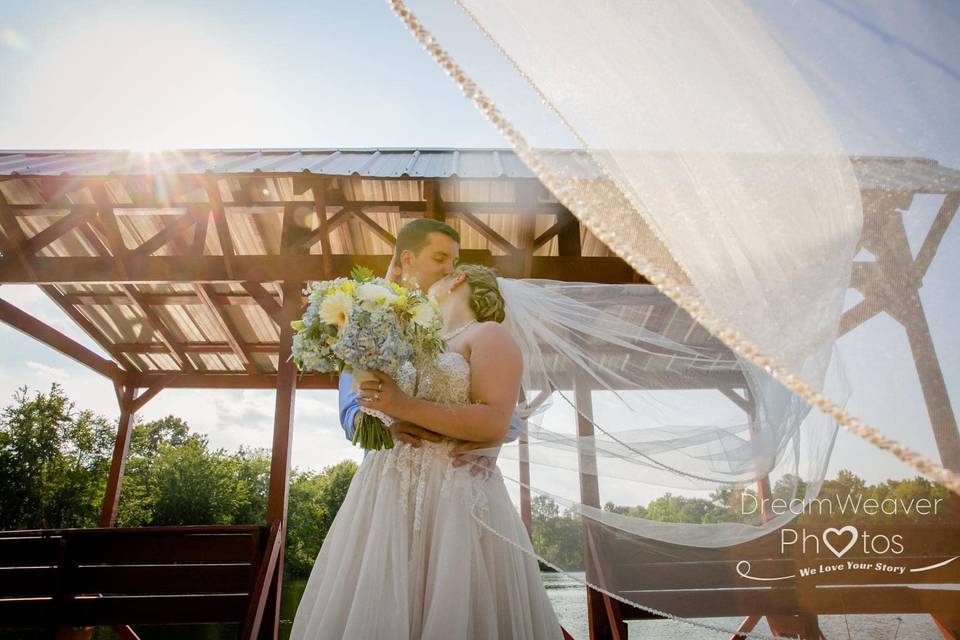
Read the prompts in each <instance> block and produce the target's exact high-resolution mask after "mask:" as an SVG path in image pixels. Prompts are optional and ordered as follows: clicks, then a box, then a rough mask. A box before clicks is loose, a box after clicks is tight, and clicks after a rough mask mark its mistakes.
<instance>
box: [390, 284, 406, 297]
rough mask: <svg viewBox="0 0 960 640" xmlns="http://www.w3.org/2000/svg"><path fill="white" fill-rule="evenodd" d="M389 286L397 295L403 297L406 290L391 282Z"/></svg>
mask: <svg viewBox="0 0 960 640" xmlns="http://www.w3.org/2000/svg"><path fill="white" fill-rule="evenodd" d="M390 286H391V287H393V290H394V291H396V292H397V295H401V296H402V295H404V294H405V293H406V292H407V290H406V289H404V288H403V287H401V286H400V285H398V284H397V283H396V282H391V283H390Z"/></svg>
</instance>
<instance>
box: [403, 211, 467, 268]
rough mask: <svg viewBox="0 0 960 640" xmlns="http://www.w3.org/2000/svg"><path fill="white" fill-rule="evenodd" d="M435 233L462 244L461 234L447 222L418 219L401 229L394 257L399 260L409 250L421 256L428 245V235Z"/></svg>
mask: <svg viewBox="0 0 960 640" xmlns="http://www.w3.org/2000/svg"><path fill="white" fill-rule="evenodd" d="M435 231H436V232H439V233H442V234H444V235H447V236H450V237H451V238H453V241H454V242H456V243H457V244H460V234H459V233H457V230H456V229H454V228H453V227H451V226H450V225H448V224H447V223H446V222H440V221H439V220H434V219H433V218H417V219H416V220H411V221H410V222H408V223H407V224H405V225H404V226H403V228H402V229H400V232H399V233H398V234H397V247H396V249H395V250H394V255H395V256H396V257H397V259H398V260H399V259H400V254H401V253H403V252H404V251H406V250H407V249H409V250H410V251H413V253H414V255H419V254H420V251H421V250H422V249H423V247H424V246H426V244H427V234H428V233H433V232H435Z"/></svg>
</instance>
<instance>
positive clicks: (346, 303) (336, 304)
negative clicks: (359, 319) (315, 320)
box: [320, 291, 353, 328]
mask: <svg viewBox="0 0 960 640" xmlns="http://www.w3.org/2000/svg"><path fill="white" fill-rule="evenodd" d="M352 309H353V298H351V297H350V296H349V295H347V294H346V293H344V292H343V291H337V292H336V293H334V294H332V295H329V296H327V297H326V298H324V300H323V302H322V303H320V318H321V319H322V320H323V321H324V322H326V323H327V324H335V325H337V326H338V327H341V328H342V327H343V325H345V324H347V318H348V317H350V311H351V310H352Z"/></svg>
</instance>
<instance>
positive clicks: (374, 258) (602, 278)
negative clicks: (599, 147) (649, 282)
mask: <svg viewBox="0 0 960 640" xmlns="http://www.w3.org/2000/svg"><path fill="white" fill-rule="evenodd" d="M356 260H357V257H356V256H352V255H341V254H334V255H333V256H332V261H333V274H334V276H335V277H336V276H338V275H344V276H345V275H348V274H349V273H350V270H351V268H352V267H353V265H354V264H356ZM362 260H363V263H364V264H365V265H367V266H368V267H370V268H371V269H373V270H374V271H375V272H385V271H386V269H387V266H388V265H389V263H390V255H387V254H385V255H364V256H363V257H362ZM460 260H461V261H463V262H467V261H469V262H477V263H479V264H486V265H488V266H492V267H496V268H497V270H498V271H499V273H500V274H501V275H503V276H506V277H513V278H516V277H520V274H519V272H518V271H517V267H516V258H515V255H514V254H513V253H511V254H510V255H507V256H490V255H489V253H488V252H487V251H486V250H484V249H475V250H470V249H462V250H461V251H460ZM0 265H3V267H2V269H0V284H3V283H7V284H41V283H43V284H46V283H56V282H63V280H64V274H65V273H69V274H70V275H69V279H70V282H111V283H120V282H201V281H202V282H227V281H234V282H236V281H238V280H252V281H257V282H270V281H281V280H287V279H294V278H296V279H300V280H304V281H307V280H322V279H323V275H324V272H323V265H322V264H321V263H320V261H319V260H317V257H316V256H312V255H288V256H284V258H283V259H282V260H277V259H276V256H255V255H243V256H236V257H235V258H234V259H233V267H234V271H233V274H232V277H231V275H230V274H228V273H227V271H226V268H225V265H224V262H223V258H222V257H221V256H146V257H143V258H138V259H137V260H134V261H133V262H130V263H129V264H127V265H126V266H125V269H124V271H125V273H124V272H120V271H118V266H117V265H116V263H115V261H114V259H113V258H112V257H83V258H48V257H37V258H34V259H33V260H32V262H31V264H30V269H31V272H26V271H25V270H24V267H23V266H22V265H21V264H19V263H18V262H17V261H16V260H15V259H13V260H9V259H6V258H4V259H2V260H0ZM532 269H533V270H532V275H531V277H533V278H548V279H554V280H565V279H568V278H569V276H570V274H571V273H589V274H590V279H591V281H596V282H603V283H621V282H631V281H632V278H633V273H634V271H633V268H632V267H630V265H628V264H627V263H626V262H624V261H623V260H621V259H620V258H618V257H615V256H605V257H579V256H534V257H533V266H532Z"/></svg>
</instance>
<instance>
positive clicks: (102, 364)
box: [0, 299, 125, 382]
mask: <svg viewBox="0 0 960 640" xmlns="http://www.w3.org/2000/svg"><path fill="white" fill-rule="evenodd" d="M0 320H2V321H3V322H6V323H7V324H8V325H10V326H11V327H13V328H14V329H17V330H18V331H21V332H23V333H25V334H26V335H28V336H30V337H31V338H34V339H36V340H39V341H40V342H42V343H43V344H45V345H47V346H48V347H50V348H52V349H56V350H57V351H59V352H60V353H62V354H63V355H65V356H67V357H68V358H72V359H73V360H75V361H76V362H79V363H80V364H82V365H84V366H85V367H88V368H90V369H91V370H93V371H96V372H97V373H99V374H100V375H102V376H104V377H106V378H108V379H110V380H113V381H115V382H123V381H124V380H125V372H124V371H123V370H122V369H121V368H120V367H119V366H117V363H115V362H112V361H110V360H107V359H106V358H103V357H101V356H100V355H98V354H96V353H94V352H93V351H91V350H90V349H88V348H86V347H85V346H83V345H82V344H80V343H79V342H76V341H75V340H73V338H70V337H68V336H66V335H64V334H63V333H60V332H59V331H57V330H56V329H54V328H53V327H51V326H50V325H48V324H46V323H44V322H41V321H40V320H37V319H36V318H34V317H33V316H31V315H30V314H28V313H25V312H23V311H21V310H20V309H18V308H17V307H16V306H14V305H12V304H10V303H9V302H7V301H6V300H3V299H0Z"/></svg>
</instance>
